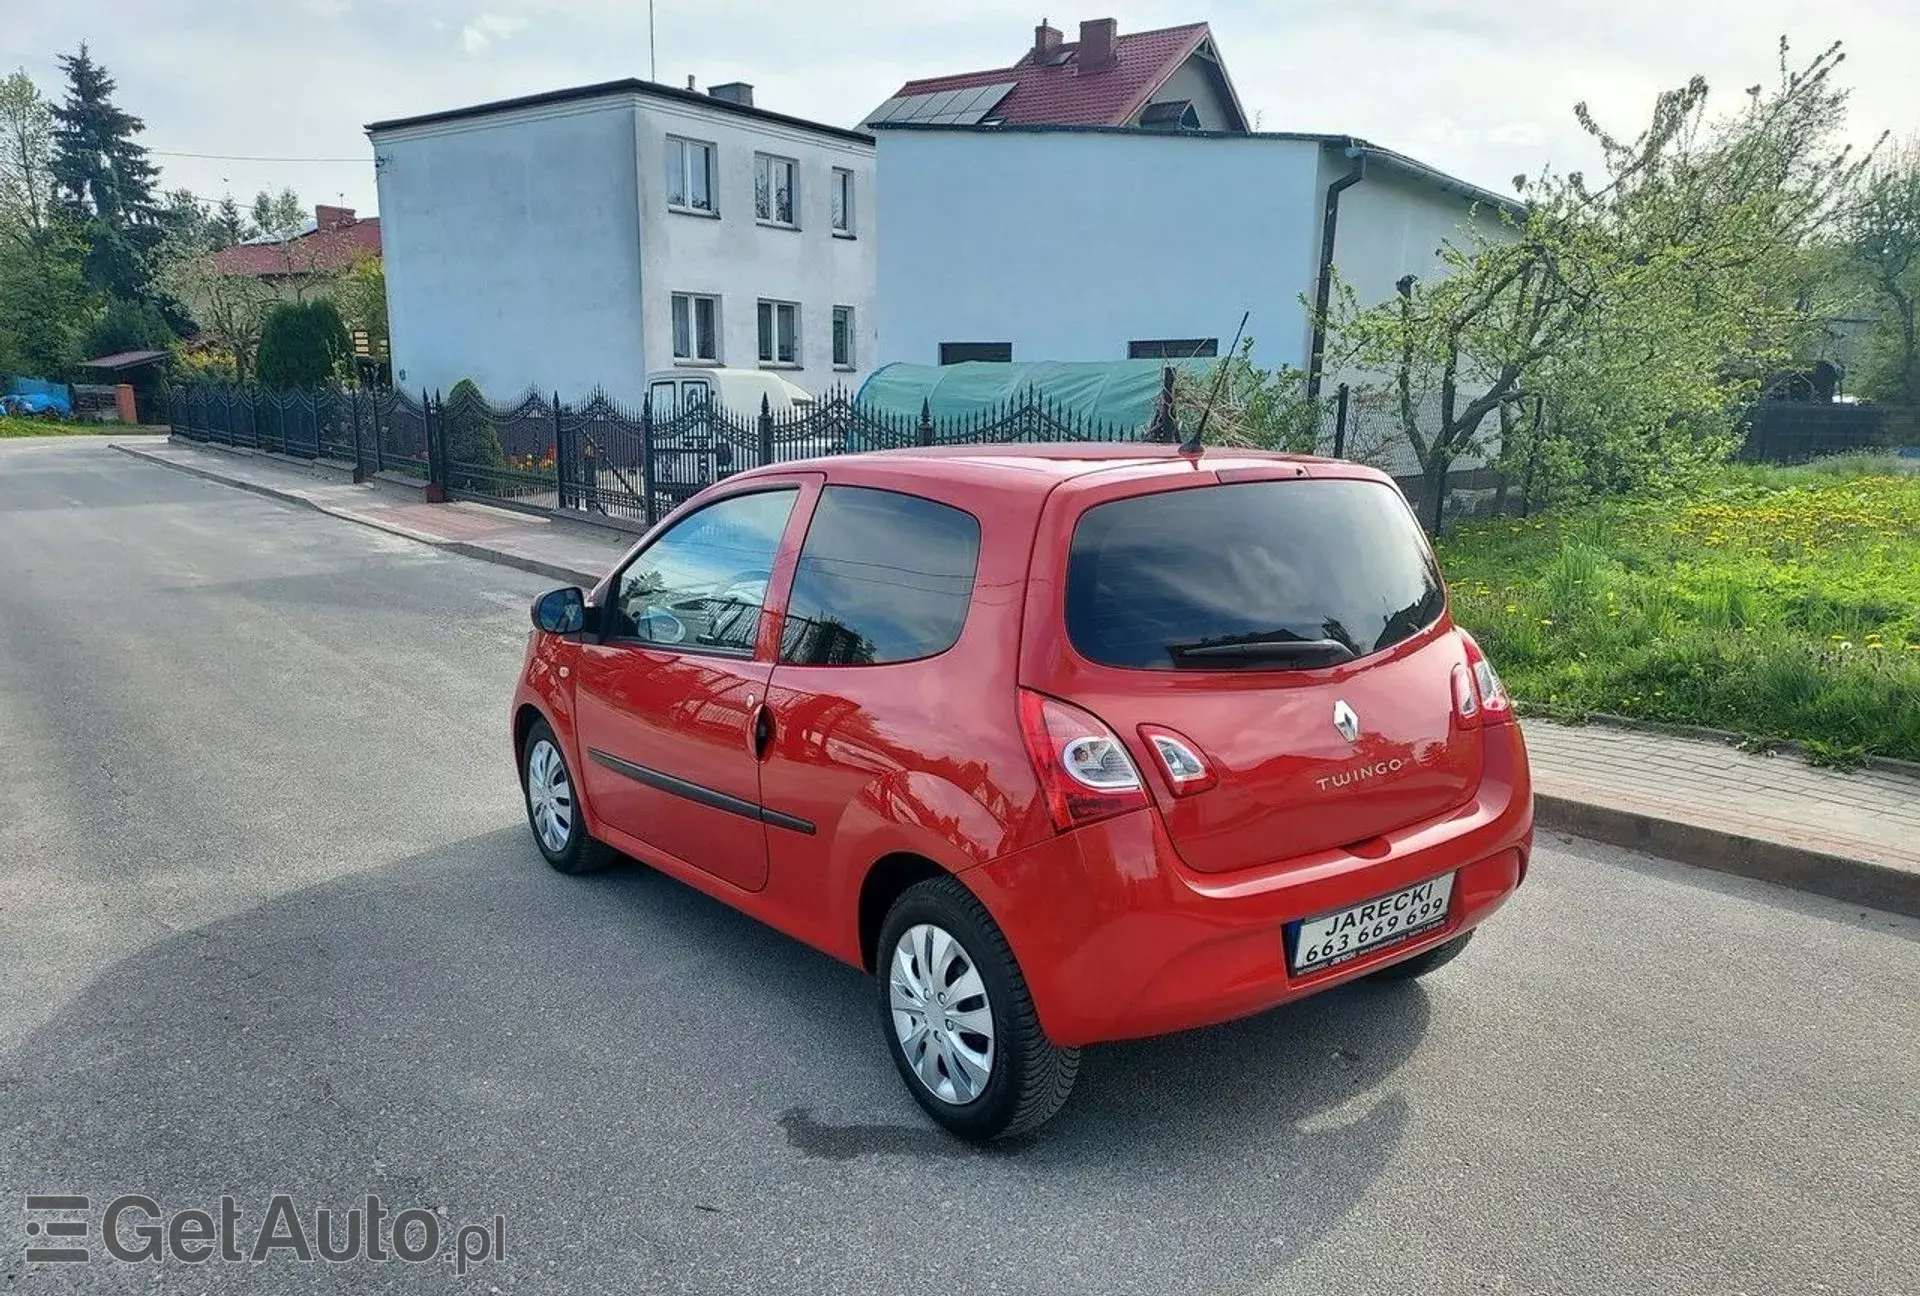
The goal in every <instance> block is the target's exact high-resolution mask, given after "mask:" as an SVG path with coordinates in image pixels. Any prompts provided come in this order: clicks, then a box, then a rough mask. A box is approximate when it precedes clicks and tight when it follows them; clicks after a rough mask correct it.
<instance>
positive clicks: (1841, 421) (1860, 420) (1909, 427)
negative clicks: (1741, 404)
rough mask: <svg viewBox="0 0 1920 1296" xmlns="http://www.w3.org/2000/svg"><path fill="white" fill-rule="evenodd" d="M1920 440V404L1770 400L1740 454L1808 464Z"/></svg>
mask: <svg viewBox="0 0 1920 1296" xmlns="http://www.w3.org/2000/svg"><path fill="white" fill-rule="evenodd" d="M1911 445H1920V409H1910V408H1902V407H1899V406H1887V405H1857V404H1836V403H1832V402H1826V403H1813V402H1805V401H1766V402H1763V403H1761V404H1759V405H1756V406H1754V408H1753V412H1752V414H1751V415H1749V416H1748V419H1747V434H1746V440H1745V442H1744V444H1742V446H1741V447H1740V458H1742V459H1748V460H1755V461H1759V462H1763V463H1805V462H1807V461H1808V460H1810V459H1819V458H1823V457H1825V456H1827V455H1835V454H1848V453H1853V452H1857V451H1863V450H1865V451H1871V450H1896V449H1898V448H1899V447H1901V446H1911Z"/></svg>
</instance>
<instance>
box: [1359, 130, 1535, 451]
mask: <svg viewBox="0 0 1920 1296" xmlns="http://www.w3.org/2000/svg"><path fill="white" fill-rule="evenodd" d="M1329 152H1331V150H1329ZM1337 160H1338V161H1339V162H1340V163H1341V165H1336V166H1335V167H1334V168H1333V170H1334V173H1335V174H1344V172H1345V165H1344V159H1337ZM1470 222H1471V223H1472V224H1474V225H1476V226H1477V227H1478V228H1480V229H1481V230H1484V231H1487V232H1488V233H1491V234H1495V235H1498V233H1499V231H1500V230H1501V229H1502V226H1501V222H1500V213H1499V212H1498V211H1495V210H1492V209H1491V208H1488V207H1486V206H1481V207H1480V208H1478V209H1476V208H1475V206H1474V204H1473V202H1472V200H1471V199H1469V198H1467V197H1465V196H1464V195H1461V194H1457V193H1453V192H1450V191H1448V190H1445V189H1442V188H1440V187H1439V186H1438V185H1434V184H1430V183H1427V182H1425V181H1422V180H1418V179H1416V178H1414V177H1411V176H1408V175H1405V174H1404V173H1401V172H1398V171H1395V170H1393V169H1391V168H1390V167H1387V166H1384V165H1380V164H1377V163H1373V162H1369V164H1368V167H1367V175H1366V178H1365V179H1364V180H1362V181H1361V182H1360V183H1359V184H1357V185H1354V186H1352V187H1351V188H1349V189H1347V190H1346V191H1345V192H1343V193H1342V194H1341V195H1340V220H1339V224H1338V227H1337V231H1336V234H1335V238H1334V254H1333V261H1334V266H1335V268H1336V269H1337V270H1338V272H1339V275H1340V279H1341V281H1342V282H1343V283H1345V284H1347V285H1349V286H1350V287H1351V288H1352V289H1353V291H1354V294H1355V296H1356V297H1357V298H1358V300H1359V302H1360V304H1361V305H1363V306H1366V305H1372V304H1375V303H1377V302H1384V301H1390V300H1392V298H1393V296H1394V295H1395V293H1396V292H1397V291H1398V290H1397V288H1396V287H1395V285H1396V284H1397V283H1398V282H1399V281H1400V278H1401V277H1402V276H1403V275H1409V274H1411V275H1416V276H1418V277H1419V278H1420V279H1422V280H1423V281H1427V282H1431V281H1433V280H1434V279H1437V278H1440V277H1442V276H1443V275H1445V273H1446V271H1447V266H1446V262H1445V261H1444V259H1443V258H1442V255H1441V249H1442V247H1443V246H1444V245H1445V244H1447V243H1454V244H1456V245H1460V246H1466V245H1467V239H1468V232H1467V227H1468V225H1469V223H1470ZM1382 380H1383V376H1382V375H1378V374H1366V373H1361V372H1358V371H1355V370H1351V369H1345V368H1342V367H1341V366H1339V365H1338V364H1337V363H1332V362H1330V363H1329V365H1328V368H1327V376H1326V381H1325V390H1327V391H1329V392H1331V391H1332V390H1333V389H1334V387H1335V385H1336V384H1338V383H1341V382H1349V383H1351V384H1353V385H1354V386H1356V387H1360V386H1367V385H1375V386H1377V385H1378V384H1379V383H1380V382H1381V381H1382ZM1429 386H1431V384H1429ZM1484 390H1485V387H1484V386H1475V385H1472V384H1471V383H1469V384H1468V385H1467V386H1466V387H1464V388H1463V390H1462V395H1461V399H1462V400H1463V401H1464V400H1467V399H1471V398H1472V397H1473V396H1475V395H1478V394H1479V393H1480V392H1482V391H1484ZM1419 399H1420V401H1421V404H1422V407H1423V411H1424V420H1423V421H1427V422H1432V421H1434V420H1437V418H1438V416H1439V406H1438V394H1437V391H1425V390H1423V391H1422V392H1421V394H1420V397H1419ZM1389 404H1390V402H1387V401H1385V400H1380V399H1376V400H1374V401H1373V402H1372V403H1371V404H1369V405H1367V406H1366V410H1367V415H1366V417H1364V418H1362V417H1360V416H1359V415H1358V414H1357V413H1356V416H1355V418H1354V422H1353V428H1354V432H1355V435H1354V438H1353V439H1352V440H1351V441H1350V443H1349V446H1348V450H1349V452H1350V453H1352V454H1355V455H1357V456H1359V457H1363V458H1365V459H1366V460H1367V461H1369V462H1372V463H1375V464H1376V465H1377V466H1379V467H1382V468H1385V469H1387V470H1388V471H1389V472H1393V473H1399V474H1410V473H1414V472H1417V471H1419V460H1418V458H1417V456H1415V454H1414V452H1413V447H1412V445H1411V444H1409V443H1408V442H1407V440H1406V438H1405V436H1404V434H1403V433H1401V432H1400V430H1399V427H1398V421H1397V417H1396V416H1392V414H1391V411H1390V410H1389V409H1388V408H1387V406H1388V405H1389ZM1360 408H1361V406H1360V405H1359V404H1356V405H1355V406H1354V409H1355V410H1356V412H1357V411H1358V410H1359V409H1360ZM1480 440H1481V441H1482V442H1483V443H1484V449H1483V452H1482V453H1477V454H1469V455H1466V456H1464V457H1462V458H1461V459H1459V460H1458V461H1457V464H1456V466H1457V467H1459V468H1462V469H1465V468H1474V467H1479V466H1480V465H1482V464H1484V463H1485V462H1487V460H1488V459H1489V458H1491V457H1494V456H1495V455H1497V453H1498V452H1497V441H1498V437H1497V435H1496V433H1495V423H1494V421H1493V420H1492V419H1489V420H1488V421H1487V423H1486V424H1484V425H1483V427H1482V431H1481V436H1480Z"/></svg>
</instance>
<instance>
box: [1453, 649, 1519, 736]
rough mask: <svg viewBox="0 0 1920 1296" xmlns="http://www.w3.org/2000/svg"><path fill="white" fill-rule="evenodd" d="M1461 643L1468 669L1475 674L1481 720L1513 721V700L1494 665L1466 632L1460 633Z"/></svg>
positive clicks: (1487, 721) (1474, 680)
mask: <svg viewBox="0 0 1920 1296" xmlns="http://www.w3.org/2000/svg"><path fill="white" fill-rule="evenodd" d="M1460 642H1461V643H1462V644H1463V645H1465V647H1466V650H1467V669H1468V670H1469V671H1470V672H1472V674H1473V686H1474V691H1475V692H1476V693H1478V694H1479V695H1480V710H1481V712H1482V716H1481V719H1482V720H1483V721H1485V722H1486V723H1489V724H1491V723H1493V722H1495V721H1499V720H1511V719H1513V699H1512V698H1510V697H1508V696H1507V686H1506V685H1505V684H1502V683H1501V682H1500V676H1499V673H1498V672H1496V671H1495V670H1494V669H1493V663H1492V662H1490V661H1488V660H1487V655H1486V654H1485V653H1483V652H1481V651H1480V645H1479V644H1478V643H1476V642H1475V641H1474V638H1473V636H1472V635H1470V634H1468V633H1467V632H1466V631H1465V630H1462V631H1460Z"/></svg>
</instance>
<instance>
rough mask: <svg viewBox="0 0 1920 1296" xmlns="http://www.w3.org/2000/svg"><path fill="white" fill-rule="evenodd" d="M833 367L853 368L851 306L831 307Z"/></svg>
mask: <svg viewBox="0 0 1920 1296" xmlns="http://www.w3.org/2000/svg"><path fill="white" fill-rule="evenodd" d="M833 367H834V368H835V369H851V368H853V307H851V306H835V307H834V308H833Z"/></svg>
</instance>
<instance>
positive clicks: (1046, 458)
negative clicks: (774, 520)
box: [733, 441, 1370, 494]
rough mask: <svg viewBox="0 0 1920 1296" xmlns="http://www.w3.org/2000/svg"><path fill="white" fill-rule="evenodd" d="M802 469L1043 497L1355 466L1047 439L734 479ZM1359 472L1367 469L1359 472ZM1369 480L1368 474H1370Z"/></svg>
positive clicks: (878, 453) (929, 449) (887, 453)
mask: <svg viewBox="0 0 1920 1296" xmlns="http://www.w3.org/2000/svg"><path fill="white" fill-rule="evenodd" d="M802 463H805V464H808V465H810V466H813V467H818V468H824V469H826V470H827V471H828V472H829V473H831V474H832V475H833V476H836V477H842V476H844V477H847V478H854V477H857V478H859V479H861V480H863V481H868V482H871V481H874V480H876V479H880V478H886V479H891V480H893V481H897V482H898V483H899V484H900V485H901V486H903V487H904V486H907V485H909V484H911V483H913V482H916V481H942V482H953V481H955V480H963V481H969V482H973V483H977V484H980V485H983V486H990V487H992V488H994V489H1004V490H1009V491H1020V492H1031V493H1036V494H1045V493H1046V492H1048V491H1050V490H1052V489H1053V488H1054V487H1055V486H1057V485H1059V484H1060V483H1062V482H1064V481H1070V480H1072V479H1074V478H1078V477H1085V476H1088V475H1090V474H1093V473H1111V472H1115V471H1119V470H1127V471H1128V472H1129V475H1131V476H1133V477H1135V478H1148V479H1151V478H1153V477H1157V476H1167V477H1172V476H1175V475H1185V474H1189V473H1191V472H1193V471H1194V469H1196V468H1199V469H1204V470H1212V471H1219V470H1223V469H1232V468H1257V467H1261V466H1265V465H1271V464H1275V463H1291V464H1302V465H1313V464H1328V465H1332V464H1339V465H1340V467H1341V468H1342V469H1345V470H1348V471H1353V470H1355V468H1356V466H1355V465H1353V464H1350V463H1345V462H1343V461H1341V460H1337V459H1326V458H1321V457H1318V456H1314V455H1295V454H1280V453H1277V452H1274V451H1270V450H1243V449H1240V448H1237V447H1231V446H1221V447H1208V448H1207V449H1204V450H1202V451H1201V452H1200V454H1198V455H1186V454H1182V453H1181V452H1180V450H1179V448H1178V447H1176V446H1171V445H1156V444H1149V443H1144V442H1138V441H1134V442H1111V441H1051V442H1044V443H1038V444H1028V443H1022V444H1003V445H954V446H914V447H910V448H908V449H904V450H871V451H863V452H860V453H856V454H844V455H833V456H830V457H828V458H826V459H814V460H802V461H796V462H791V463H781V464H770V465H768V466H767V467H765V468H757V469H754V470H752V471H751V472H746V473H741V474H739V476H738V477H735V478H733V480H735V481H738V480H741V479H742V478H749V477H755V476H759V475H762V474H771V473H776V472H781V471H786V470H791V469H793V468H796V467H799V466H800V465H801V464H802ZM1360 471H1363V472H1364V471H1366V470H1360ZM1369 475H1370V474H1369Z"/></svg>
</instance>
